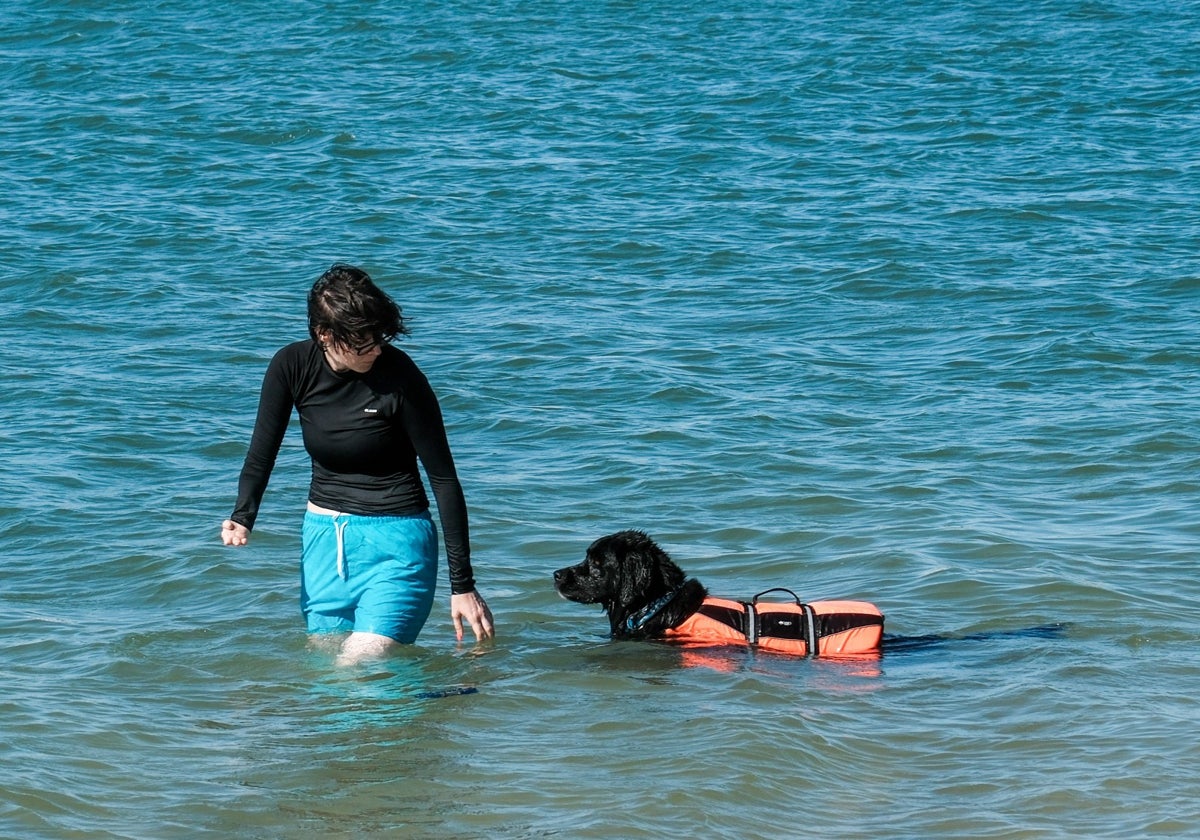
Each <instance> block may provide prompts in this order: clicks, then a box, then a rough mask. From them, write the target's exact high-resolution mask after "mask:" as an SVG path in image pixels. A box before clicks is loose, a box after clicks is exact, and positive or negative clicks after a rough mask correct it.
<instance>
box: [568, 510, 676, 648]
mask: <svg viewBox="0 0 1200 840" xmlns="http://www.w3.org/2000/svg"><path fill="white" fill-rule="evenodd" d="M685 577H686V576H685V575H684V573H683V570H682V569H680V568H679V567H678V566H676V565H675V563H674V562H672V560H671V558H670V557H668V556H667V553H666V552H665V551H663V550H662V549H661V548H659V546H658V544H657V543H656V542H654V540H652V539H651V538H650V537H649V536H647V535H646V534H645V533H643V532H642V531H620V532H618V533H616V534H609V535H608V536H606V537H601V538H600V539H598V540H596V541H595V542H594V543H592V544H591V545H590V546H588V550H587V554H586V555H585V556H584V559H583V562H582V563H578V564H576V565H574V566H567V567H566V568H564V569H559V570H558V571H556V572H555V573H554V588H555V589H557V590H558V594H560V595H562V596H563V597H564V598H566V599H567V600H570V601H577V602H578V603H580V604H599V605H600V606H601V607H603V608H604V611H605V612H606V613H607V614H608V619H609V623H610V624H611V625H612V629H613V633H614V635H620V634H621V627H622V625H623V624H624V622H625V620H626V619H627V618H628V617H629V616H631V615H633V614H634V613H636V612H638V611H639V610H641V609H643V608H644V607H646V606H647V605H649V604H653V603H654V602H655V601H657V600H659V599H661V598H662V597H663V596H665V595H667V594H668V593H670V592H671V591H672V590H675V589H678V588H679V587H680V586H682V585H683V582H684V580H685Z"/></svg>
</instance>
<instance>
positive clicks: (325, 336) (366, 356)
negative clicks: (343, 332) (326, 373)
mask: <svg viewBox="0 0 1200 840" xmlns="http://www.w3.org/2000/svg"><path fill="white" fill-rule="evenodd" d="M318 338H320V339H321V346H322V347H324V348H325V360H326V361H328V362H329V366H330V367H331V368H333V369H334V370H336V371H345V370H352V371H354V372H355V373H366V372H367V371H369V370H370V369H371V365H373V364H375V360H376V359H378V358H379V354H380V353H382V352H383V342H381V341H372V340H370V339H365V340H364V341H363V342H362V343H361V344H355V346H353V347H347V346H346V345H344V344H339V343H338V342H336V341H334V340H333V336H331V335H330V334H329V333H322V334H321V335H320V336H318Z"/></svg>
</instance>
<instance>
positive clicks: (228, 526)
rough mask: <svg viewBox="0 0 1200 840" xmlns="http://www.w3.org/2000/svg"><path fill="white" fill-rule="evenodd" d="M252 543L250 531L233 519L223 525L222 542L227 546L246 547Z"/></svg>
mask: <svg viewBox="0 0 1200 840" xmlns="http://www.w3.org/2000/svg"><path fill="white" fill-rule="evenodd" d="M249 541H250V529H249V528H247V527H246V526H245V525H239V524H238V523H236V522H234V521H233V520H232V519H226V520H225V521H224V522H222V523H221V542H223V543H225V545H245V544H246V543H247V542H249Z"/></svg>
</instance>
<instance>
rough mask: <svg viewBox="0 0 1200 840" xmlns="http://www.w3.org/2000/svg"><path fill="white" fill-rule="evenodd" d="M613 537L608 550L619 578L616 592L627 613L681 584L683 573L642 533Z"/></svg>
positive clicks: (624, 532)
mask: <svg viewBox="0 0 1200 840" xmlns="http://www.w3.org/2000/svg"><path fill="white" fill-rule="evenodd" d="M613 536H614V537H616V539H614V540H613V542H612V544H611V546H612V549H613V553H614V555H615V557H616V559H617V560H618V563H617V564H616V565H617V567H618V568H619V574H620V581H619V582H617V583H618V585H617V589H618V590H619V592H620V600H621V602H622V603H623V604H624V605H625V606H626V607H627V608H629V609H630V611H632V610H634V609H639V608H641V607H643V606H645V605H646V604H648V603H650V602H652V601H655V600H657V599H658V598H661V597H662V596H663V595H665V594H666V593H668V592H670V591H671V590H672V589H674V588H676V587H677V586H679V585H681V584H682V583H683V581H684V577H685V575H684V573H683V570H682V569H680V568H679V567H678V566H677V565H675V563H674V562H673V561H672V560H671V558H670V556H669V555H668V554H667V552H665V551H664V550H663V549H662V547H661V546H659V544H658V543H656V542H655V541H654V540H653V539H651V538H650V536H649V535H648V534H646V533H645V532H644V531H622V532H621V533H620V534H614V535H613Z"/></svg>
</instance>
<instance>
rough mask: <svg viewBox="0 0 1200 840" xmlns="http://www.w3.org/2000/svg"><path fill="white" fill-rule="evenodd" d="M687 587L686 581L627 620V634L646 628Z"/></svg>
mask: <svg viewBox="0 0 1200 840" xmlns="http://www.w3.org/2000/svg"><path fill="white" fill-rule="evenodd" d="M686 585H687V581H686V580H685V581H684V582H683V583H681V584H679V586H676V587H675V588H674V589H672V590H671V591H670V592H668V593H667V594H666V595H664V596H662V597H661V598H659V599H658V600H657V601H654V602H652V603H650V604H647V605H646V606H644V607H642V608H641V609H640V610H638V611H637V612H635V613H634V614H633V615H631V616H629V618H627V619H625V632H626V633H636V632H637V631H638V630H641V629H642V628H643V627H645V626H646V622H648V621H649V620H650V619H652V618H654V616H655V615H656V614H657V613H658V611H659V610H661V609H662V608H663V607H665V606H666V605H667V604H669V603H671V599H673V598H674V597H675V596H676V595H678V594H679V593H680V592H682V591H683V587H684V586H686Z"/></svg>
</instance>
